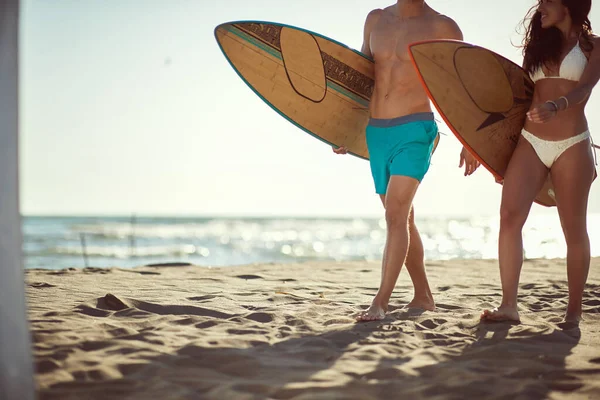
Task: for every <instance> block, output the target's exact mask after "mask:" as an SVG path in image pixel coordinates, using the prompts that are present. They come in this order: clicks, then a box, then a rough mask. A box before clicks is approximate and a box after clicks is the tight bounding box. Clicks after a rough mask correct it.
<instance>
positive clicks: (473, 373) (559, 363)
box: [26, 259, 600, 400]
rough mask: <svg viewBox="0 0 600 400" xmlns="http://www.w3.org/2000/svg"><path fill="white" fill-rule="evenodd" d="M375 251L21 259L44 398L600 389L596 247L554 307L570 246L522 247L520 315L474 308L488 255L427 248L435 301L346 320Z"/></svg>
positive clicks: (583, 393) (575, 395) (584, 395)
mask: <svg viewBox="0 0 600 400" xmlns="http://www.w3.org/2000/svg"><path fill="white" fill-rule="evenodd" d="M379 272H380V264H379V263H306V264H299V265H277V264H269V265H251V266H242V267H228V268H206V267H193V266H190V267H187V266H176V267H140V268H136V269H119V268H112V269H86V270H63V271H47V270H46V271H42V270H35V271H28V272H27V275H26V280H27V293H28V301H29V316H30V321H31V327H32V335H33V343H34V355H35V361H36V371H37V372H36V383H37V386H38V393H39V397H40V399H57V400H58V399H60V400H69V399H77V400H85V399H219V400H223V399H420V398H427V399H480V398H481V399H594V398H600V259H594V260H593V261H592V268H591V272H590V278H589V281H588V283H589V285H588V288H587V291H586V293H585V297H584V303H585V305H584V308H585V316H584V317H585V321H584V322H583V323H582V324H581V325H580V326H579V327H578V328H577V327H573V326H570V327H569V326H567V327H565V326H562V325H560V322H561V320H562V316H563V315H564V310H565V307H566V304H567V286H566V267H565V262H564V260H532V261H527V262H526V263H525V265H524V270H523V274H522V279H521V289H520V312H521V315H522V323H521V324H509V323H480V321H479V314H480V311H481V310H482V309H483V308H486V307H490V306H493V305H496V304H497V303H498V301H499V300H500V287H499V275H498V271H497V262H496V261H477V260H469V261H461V260H455V261H447V262H429V263H428V273H429V278H430V282H431V284H432V289H433V291H434V295H435V298H436V301H437V306H438V309H437V310H436V311H433V312H415V311H408V310H406V309H403V308H402V307H403V305H405V304H406V303H407V302H408V301H410V300H411V297H412V289H411V286H410V284H409V282H410V281H409V278H408V274H407V272H406V271H405V270H403V271H402V274H401V276H400V280H399V283H398V286H397V289H396V292H395V294H394V296H393V298H392V303H391V305H392V307H391V313H390V314H389V316H388V318H387V319H386V320H384V321H379V322H371V323H360V324H357V323H354V321H353V319H352V317H353V315H354V314H355V313H356V311H357V310H360V309H364V308H366V307H367V306H368V304H369V302H370V300H371V298H372V296H373V294H374V293H375V292H376V289H377V285H378V282H379Z"/></svg>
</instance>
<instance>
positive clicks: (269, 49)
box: [223, 25, 282, 60]
mask: <svg viewBox="0 0 600 400" xmlns="http://www.w3.org/2000/svg"><path fill="white" fill-rule="evenodd" d="M223 29H225V30H226V31H227V32H230V33H232V34H234V35H236V36H237V37H239V38H241V39H244V40H245V41H246V42H248V43H250V44H252V45H254V46H256V47H258V48H259V49H261V50H263V51H266V52H267V53H269V54H270V55H272V56H273V57H275V58H277V59H279V60H281V59H282V57H281V51H278V50H277V49H275V48H274V47H272V46H269V45H268V44H267V43H265V42H263V41H262V40H258V39H256V38H255V37H252V36H250V35H248V34H246V33H245V32H244V31H242V30H240V29H239V28H237V27H234V26H233V25H225V26H224V27H223Z"/></svg>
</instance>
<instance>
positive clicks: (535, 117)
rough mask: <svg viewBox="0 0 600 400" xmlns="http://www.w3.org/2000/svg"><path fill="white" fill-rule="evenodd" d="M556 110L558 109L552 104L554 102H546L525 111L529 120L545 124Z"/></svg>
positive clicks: (554, 114)
mask: <svg viewBox="0 0 600 400" xmlns="http://www.w3.org/2000/svg"><path fill="white" fill-rule="evenodd" d="M557 112H558V109H557V108H556V107H555V106H554V104H553V103H549V102H548V103H544V104H542V105H539V106H536V107H534V108H533V109H531V110H529V112H528V113H527V118H529V120H530V121H531V122H535V123H537V124H545V123H546V122H548V121H550V120H551V119H552V118H554V116H556V113H557Z"/></svg>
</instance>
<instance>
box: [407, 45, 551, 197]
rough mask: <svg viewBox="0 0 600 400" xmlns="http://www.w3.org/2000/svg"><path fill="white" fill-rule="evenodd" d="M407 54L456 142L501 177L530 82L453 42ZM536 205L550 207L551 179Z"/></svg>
mask: <svg viewBox="0 0 600 400" xmlns="http://www.w3.org/2000/svg"><path fill="white" fill-rule="evenodd" d="M409 49H410V51H409V53H410V55H411V57H412V60H413V63H414V65H415V67H416V69H417V71H418V75H419V76H420V78H421V81H422V83H423V85H424V86H425V89H426V91H427V92H428V95H429V98H430V99H431V101H432V102H433V103H434V105H435V107H436V108H437V110H438V112H439V113H440V115H441V116H442V118H443V119H444V121H445V122H446V124H447V125H448V127H449V128H450V129H451V130H452V132H453V133H454V134H455V135H456V137H457V138H458V140H459V141H460V142H461V143H462V144H463V145H464V146H465V147H466V148H468V149H469V150H470V151H471V153H472V154H473V155H474V156H476V157H477V159H478V160H479V161H480V162H481V164H482V165H483V166H485V168H486V169H487V170H489V171H490V172H491V173H492V174H493V175H494V176H495V177H496V178H498V179H502V178H503V177H504V174H505V172H506V168H507V166H508V162H509V160H510V158H511V156H512V153H513V151H514V149H515V147H516V145H517V141H518V139H519V136H520V134H521V129H522V128H523V126H524V124H525V118H526V113H527V111H528V110H529V107H530V105H531V101H532V98H533V90H534V83H533V81H532V80H531V79H530V78H529V76H528V74H527V73H526V72H525V71H524V70H523V69H522V68H521V67H520V66H518V65H517V64H515V63H513V62H512V61H510V60H508V59H506V58H504V57H502V56H500V55H498V54H496V53H494V52H492V51H490V50H488V49H485V48H482V47H479V46H475V45H472V44H469V43H465V42H461V41H456V40H433V41H425V42H419V43H414V44H411V45H410V46H409ZM535 201H536V202H537V203H539V204H541V205H544V206H548V207H550V206H555V205H556V201H555V199H554V189H553V186H552V181H551V178H550V175H548V179H547V180H546V182H545V184H544V186H543V188H542V190H541V191H540V193H539V194H538V195H537V197H536V199H535Z"/></svg>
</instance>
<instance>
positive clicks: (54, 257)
mask: <svg viewBox="0 0 600 400" xmlns="http://www.w3.org/2000/svg"><path fill="white" fill-rule="evenodd" d="M417 226H418V229H419V232H420V234H421V238H422V239H423V245H424V248H425V258H426V260H448V259H496V258H497V256H498V255H497V240H498V227H499V220H498V218H497V217H462V218H451V217H423V218H417ZM588 229H589V234H590V242H591V244H592V256H596V257H597V256H600V214H594V215H590V216H589V218H588ZM523 236H524V247H525V257H527V258H564V257H565V256H566V246H565V241H564V237H563V233H562V230H561V227H560V223H559V220H558V217H557V216H556V215H546V216H531V217H530V218H529V220H528V222H527V224H526V226H525V229H524V232H523ZM385 237H386V229H385V221H384V220H383V219H381V218H234V217H228V218H221V217H219V218H216V217H215V218H206V217H204V218H200V217H197V218H183V217H177V218H175V217H34V216H27V217H24V220H23V251H24V263H25V267H26V268H44V269H62V268H82V267H85V266H90V267H101V268H108V267H125V268H127V267H134V266H139V265H146V264H154V263H173V262H174V263H179V262H181V263H193V264H196V265H200V266H234V265H242V264H253V263H291V262H303V261H360V260H362V261H374V260H380V259H381V257H382V254H383V247H384V244H385Z"/></svg>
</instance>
